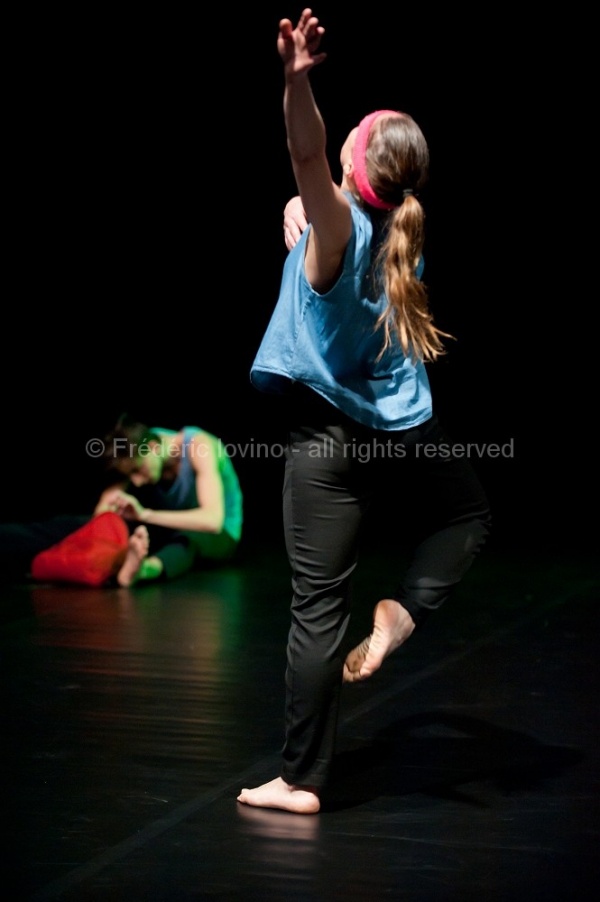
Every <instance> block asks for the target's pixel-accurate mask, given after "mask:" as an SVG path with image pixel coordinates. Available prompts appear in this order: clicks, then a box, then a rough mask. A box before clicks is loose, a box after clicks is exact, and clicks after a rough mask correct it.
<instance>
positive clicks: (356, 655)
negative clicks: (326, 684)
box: [343, 598, 415, 683]
mask: <svg viewBox="0 0 600 902" xmlns="http://www.w3.org/2000/svg"><path fill="white" fill-rule="evenodd" d="M414 628H415V622H414V620H413V619H412V617H411V616H410V614H409V613H408V611H407V610H406V608H403V607H402V605H401V604H400V602H399V601H394V600H393V599H392V598H384V599H383V600H382V601H380V602H378V603H377V604H376V605H375V611H374V614H373V632H372V633H371V635H370V636H367V637H366V639H363V641H362V642H361V643H360V645H357V646H356V648H353V649H352V651H351V652H349V654H348V656H347V657H346V660H345V662H344V677H343V679H344V682H345V683H355V682H356V681H357V680H366V679H367V677H370V676H371V674H373V673H375V671H376V670H379V668H380V667H381V665H382V664H383V662H384V660H385V658H387V656H388V655H390V654H391V653H392V652H393V651H395V650H396V649H397V648H398V647H399V646H400V645H402V643H403V642H406V640H407V639H408V637H409V636H410V635H411V633H412V631H413V630H414Z"/></svg>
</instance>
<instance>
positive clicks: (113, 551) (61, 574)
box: [31, 511, 129, 586]
mask: <svg viewBox="0 0 600 902" xmlns="http://www.w3.org/2000/svg"><path fill="white" fill-rule="evenodd" d="M128 542H129V529H128V528H127V524H126V523H125V520H124V519H123V518H122V517H120V516H119V515H118V514H115V513H113V512H112V511H106V512H105V513H103V514H99V515H98V516H97V517H92V519H91V520H90V522H89V523H86V524H85V526H82V527H81V528H80V529H76V530H75V532H72V533H71V534H70V535H68V536H67V537H66V538H64V539H62V541H60V542H58V543H57V544H56V545H52V547H51V548H47V549H46V550H45V551H41V552H40V553H39V554H37V555H36V556H35V557H34V559H33V561H32V564H31V575H32V577H33V579H36V580H41V581H42V582H65V583H79V584H81V585H84V586H101V585H102V584H103V583H105V582H106V581H107V580H108V579H110V577H111V576H115V575H116V574H117V573H118V571H119V569H120V567H121V565H122V563H123V561H124V560H125V555H126V553H127V546H128Z"/></svg>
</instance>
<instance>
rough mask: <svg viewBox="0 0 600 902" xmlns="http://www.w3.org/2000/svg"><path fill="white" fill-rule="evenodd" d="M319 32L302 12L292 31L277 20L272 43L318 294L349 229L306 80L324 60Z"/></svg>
mask: <svg viewBox="0 0 600 902" xmlns="http://www.w3.org/2000/svg"><path fill="white" fill-rule="evenodd" d="M324 31H325V29H324V28H323V27H322V26H321V25H319V20H318V19H317V18H316V17H315V16H313V15H312V10H311V9H308V8H307V9H305V10H303V12H302V14H301V16H300V19H299V20H298V24H297V26H296V27H295V28H293V26H292V23H291V21H290V20H289V19H282V20H281V22H280V23H279V35H278V38H277V49H278V51H279V55H280V57H281V59H282V61H283V65H284V75H285V90H284V100H283V110H284V119H285V126H286V132H287V143H288V150H289V153H290V158H291V162H292V167H293V170H294V176H295V179H296V184H297V186H298V191H299V193H300V197H301V199H302V205H303V207H304V210H305V212H306V218H307V220H308V221H309V222H310V223H311V227H312V228H311V232H310V234H309V238H308V244H307V250H306V260H305V267H306V277H307V279H308V280H309V282H310V283H311V285H312V286H313V287H314V288H316V289H317V290H318V291H326V290H327V289H328V288H329V287H330V286H331V284H332V282H333V281H334V279H335V278H336V277H337V275H338V272H339V267H340V263H341V260H342V256H343V254H344V250H345V248H346V245H347V243H348V240H349V238H350V234H351V229H352V221H351V214H350V205H349V202H348V200H347V198H346V197H344V195H343V193H342V191H341V190H340V189H339V188H338V187H337V185H335V184H334V183H333V181H332V176H331V170H330V167H329V162H328V159H327V155H326V133H325V125H324V123H323V119H322V117H321V114H320V112H319V110H318V108H317V105H316V103H315V99H314V96H313V92H312V88H311V85H310V80H309V73H310V71H311V69H312V68H313V67H314V66H316V65H318V64H319V63H321V62H323V60H324V59H325V57H326V54H325V53H320V52H318V50H319V47H320V43H321V38H322V36H323V34H324Z"/></svg>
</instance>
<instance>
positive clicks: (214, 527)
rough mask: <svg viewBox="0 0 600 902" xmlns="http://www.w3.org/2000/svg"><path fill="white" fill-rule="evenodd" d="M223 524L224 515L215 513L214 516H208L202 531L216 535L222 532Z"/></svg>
mask: <svg viewBox="0 0 600 902" xmlns="http://www.w3.org/2000/svg"><path fill="white" fill-rule="evenodd" d="M224 525H225V517H223V516H222V515H218V514H215V516H213V517H209V518H208V520H207V521H206V526H205V529H204V531H205V532H208V533H210V534H211V535H218V534H219V533H220V532H223V527H224Z"/></svg>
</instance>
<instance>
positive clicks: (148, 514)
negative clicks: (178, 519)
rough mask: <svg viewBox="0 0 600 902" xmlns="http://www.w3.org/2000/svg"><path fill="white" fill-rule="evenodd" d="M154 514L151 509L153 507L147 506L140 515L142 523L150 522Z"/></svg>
mask: <svg viewBox="0 0 600 902" xmlns="http://www.w3.org/2000/svg"><path fill="white" fill-rule="evenodd" d="M152 514H153V511H152V510H151V508H149V507H145V508H143V509H142V510H141V511H140V515H139V517H138V519H139V520H140V522H142V523H149V522H150V520H151V519H152Z"/></svg>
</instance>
